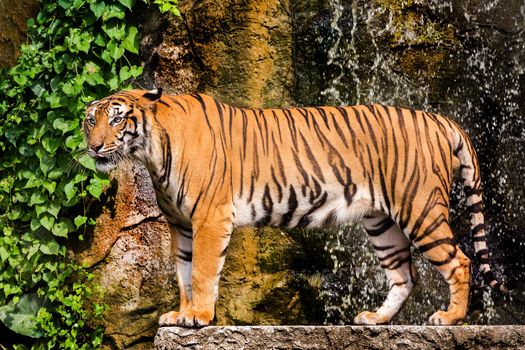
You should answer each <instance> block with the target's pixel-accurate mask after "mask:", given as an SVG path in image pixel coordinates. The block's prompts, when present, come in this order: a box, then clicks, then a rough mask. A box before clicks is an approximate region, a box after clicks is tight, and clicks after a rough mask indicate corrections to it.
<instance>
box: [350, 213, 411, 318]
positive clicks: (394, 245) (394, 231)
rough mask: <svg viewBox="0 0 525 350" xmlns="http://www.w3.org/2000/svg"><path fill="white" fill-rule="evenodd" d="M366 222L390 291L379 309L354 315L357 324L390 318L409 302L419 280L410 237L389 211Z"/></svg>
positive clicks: (367, 219)
mask: <svg viewBox="0 0 525 350" xmlns="http://www.w3.org/2000/svg"><path fill="white" fill-rule="evenodd" d="M363 225H364V226H365V230H366V231H367V233H368V236H369V240H370V242H371V243H372V246H373V247H374V251H375V254H376V256H377V257H378V259H379V261H380V264H381V267H382V268H383V269H384V271H385V274H386V277H387V281H388V288H389V291H388V295H387V297H386V299H385V301H384V302H383V304H382V305H381V307H380V308H379V309H377V310H376V311H375V312H370V311H364V312H361V313H360V314H359V315H357V316H356V317H355V318H354V323H356V324H367V325H373V324H385V323H388V322H390V320H391V319H392V317H394V316H395V315H396V314H397V313H398V312H399V310H400V309H401V308H402V307H403V305H404V304H405V301H406V300H407V298H408V296H409V295H410V292H411V291H412V288H413V287H414V285H415V283H416V269H415V266H414V264H413V263H412V257H411V254H410V241H409V240H408V238H407V237H406V236H405V235H404V234H403V232H402V231H401V229H400V228H399V226H398V225H397V224H396V223H395V222H394V221H392V219H390V217H388V216H387V215H386V214H383V213H378V214H375V215H374V216H367V217H365V218H364V219H363Z"/></svg>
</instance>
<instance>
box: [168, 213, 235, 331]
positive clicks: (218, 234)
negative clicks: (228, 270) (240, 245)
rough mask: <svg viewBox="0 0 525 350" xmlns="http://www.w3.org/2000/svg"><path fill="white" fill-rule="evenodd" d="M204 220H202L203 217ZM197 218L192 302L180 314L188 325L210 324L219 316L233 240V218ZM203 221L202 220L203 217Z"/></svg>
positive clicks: (182, 323) (178, 321)
mask: <svg viewBox="0 0 525 350" xmlns="http://www.w3.org/2000/svg"><path fill="white" fill-rule="evenodd" d="M199 221H200V220H199ZM199 221H197V222H195V221H194V222H193V227H194V229H195V234H194V236H193V260H192V283H191V284H192V296H191V298H192V299H191V303H190V305H188V307H187V308H185V309H184V310H181V312H180V313H179V314H178V315H177V317H176V322H175V323H176V324H177V325H178V326H184V327H202V326H207V325H209V324H210V323H211V322H212V321H213V319H214V316H215V303H216V302H217V298H218V294H219V279H220V275H221V271H222V267H223V265H224V260H225V258H226V247H227V246H228V243H229V241H230V235H231V230H232V224H231V220H229V219H224V218H219V219H211V218H209V217H208V218H207V220H205V222H204V223H202V224H199ZM201 222H202V221H201Z"/></svg>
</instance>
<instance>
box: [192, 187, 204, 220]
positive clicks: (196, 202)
mask: <svg viewBox="0 0 525 350" xmlns="http://www.w3.org/2000/svg"><path fill="white" fill-rule="evenodd" d="M201 196H202V192H199V195H198V196H197V200H196V201H195V204H194V205H193V208H192V209H191V214H190V218H193V214H195V209H197V205H198V204H199V201H200V200H201Z"/></svg>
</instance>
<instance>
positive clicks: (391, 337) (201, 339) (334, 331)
mask: <svg viewBox="0 0 525 350" xmlns="http://www.w3.org/2000/svg"><path fill="white" fill-rule="evenodd" d="M155 348H156V349H158V350H174V349H194V350H205V349H206V350H207V349H210V350H230V349H231V350H238V349H243V350H249V349H254V350H255V349H257V350H259V349H279V350H302V349H308V350H321V349H330V350H332V349H388V350H396V349H400V350H401V349H403V350H406V349H464V350H469V349H525V326H457V327H428V326H371V327H361V326H240V327H237V326H229V327H205V328H201V329H187V328H181V327H162V328H159V331H158V333H157V336H156V337H155Z"/></svg>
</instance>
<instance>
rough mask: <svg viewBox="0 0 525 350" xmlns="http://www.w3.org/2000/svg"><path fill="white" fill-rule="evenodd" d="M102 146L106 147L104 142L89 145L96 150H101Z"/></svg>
mask: <svg viewBox="0 0 525 350" xmlns="http://www.w3.org/2000/svg"><path fill="white" fill-rule="evenodd" d="M102 147H104V144H103V143H92V144H90V145H89V148H91V149H92V150H93V151H94V152H98V151H100V149H101V148H102Z"/></svg>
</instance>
